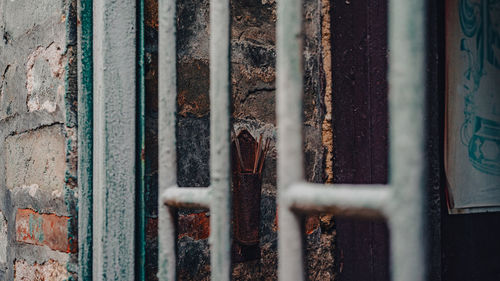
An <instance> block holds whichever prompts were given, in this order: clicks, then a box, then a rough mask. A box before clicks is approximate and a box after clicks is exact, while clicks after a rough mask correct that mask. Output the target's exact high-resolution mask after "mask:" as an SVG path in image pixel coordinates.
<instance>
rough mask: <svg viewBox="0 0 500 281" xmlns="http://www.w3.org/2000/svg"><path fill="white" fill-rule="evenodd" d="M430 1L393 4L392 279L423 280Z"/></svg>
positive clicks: (405, 0)
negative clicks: (426, 22) (427, 17)
mask: <svg viewBox="0 0 500 281" xmlns="http://www.w3.org/2000/svg"><path fill="white" fill-rule="evenodd" d="M424 16H425V1H413V0H391V1H390V3H389V50H390V56H389V89H390V91H389V113H390V130H389V134H390V142H389V143H390V183H391V186H393V187H394V190H393V192H394V200H392V204H391V206H390V208H391V209H390V210H389V213H390V215H391V216H390V218H389V226H390V230H391V261H392V267H391V268H392V280H395V281H423V280H424V279H425V275H426V268H425V262H424V249H425V248H426V247H425V243H424V242H425V241H424V238H423V237H424V233H423V228H424V217H425V216H424V209H423V207H424V200H423V199H424V198H425V197H424V194H425V186H424V172H423V171H424V167H425V162H424V158H423V157H424V150H423V144H424V135H425V132H424V113H425V103H424V98H425V67H424V59H425V49H426V48H425V44H424V36H425V35H424V29H425V26H424Z"/></svg>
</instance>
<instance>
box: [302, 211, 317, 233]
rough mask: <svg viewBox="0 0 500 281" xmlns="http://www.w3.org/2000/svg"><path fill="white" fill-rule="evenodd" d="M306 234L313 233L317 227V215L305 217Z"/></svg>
mask: <svg viewBox="0 0 500 281" xmlns="http://www.w3.org/2000/svg"><path fill="white" fill-rule="evenodd" d="M305 225H306V234H307V235H309V234H311V233H313V232H314V231H315V230H316V229H318V227H319V218H318V216H310V217H307V218H306V223H305Z"/></svg>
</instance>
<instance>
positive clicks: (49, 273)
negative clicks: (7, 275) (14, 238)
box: [14, 259, 69, 281]
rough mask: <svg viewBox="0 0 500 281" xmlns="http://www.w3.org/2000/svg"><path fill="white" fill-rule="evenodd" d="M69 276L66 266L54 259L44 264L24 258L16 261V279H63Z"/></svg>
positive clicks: (61, 280)
mask: <svg viewBox="0 0 500 281" xmlns="http://www.w3.org/2000/svg"><path fill="white" fill-rule="evenodd" d="M68 278H69V274H68V271H67V269H66V266H64V265H62V264H60V263H58V262H57V261H54V260H52V259H51V260H49V261H47V262H45V263H43V264H37V263H35V264H29V263H28V262H26V261H24V260H16V262H15V269H14V280H15V281H28V280H29V281H33V280H36V281H63V280H68Z"/></svg>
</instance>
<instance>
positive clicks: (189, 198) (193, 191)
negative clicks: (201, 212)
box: [162, 187, 211, 209]
mask: <svg viewBox="0 0 500 281" xmlns="http://www.w3.org/2000/svg"><path fill="white" fill-rule="evenodd" d="M210 191H211V190H210V189H208V188H203V187H202V188H200V187H172V188H167V189H166V190H165V191H164V192H163V195H162V197H163V204H165V205H167V206H169V207H172V208H177V209H181V208H186V209H197V208H209V205H210V194H209V193H210Z"/></svg>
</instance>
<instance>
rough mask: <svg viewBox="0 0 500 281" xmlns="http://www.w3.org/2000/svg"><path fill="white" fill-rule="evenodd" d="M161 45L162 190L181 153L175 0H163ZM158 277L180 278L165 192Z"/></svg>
mask: <svg viewBox="0 0 500 281" xmlns="http://www.w3.org/2000/svg"><path fill="white" fill-rule="evenodd" d="M158 17H159V34H158V36H159V47H158V61H159V67H158V72H159V73H158V75H159V76H158V83H159V88H158V99H159V113H158V119H159V126H158V135H159V141H158V146H159V169H158V173H159V175H158V181H159V190H158V194H164V192H165V191H166V190H167V189H168V188H173V187H175V186H176V185H177V158H176V157H177V156H176V146H175V143H176V135H175V123H176V122H175V120H176V119H175V116H176V111H177V100H176V96H177V84H176V83H177V81H176V80H177V77H176V49H175V45H176V44H175V40H176V39H175V37H176V36H175V30H176V19H175V0H160V1H159V7H158ZM158 214H159V222H158V247H159V254H158V279H159V280H168V281H175V280H176V276H177V275H176V264H177V262H176V245H177V243H176V239H177V231H176V211H175V209H173V208H169V207H168V206H167V205H165V204H164V201H163V198H162V196H159V202H158Z"/></svg>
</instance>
